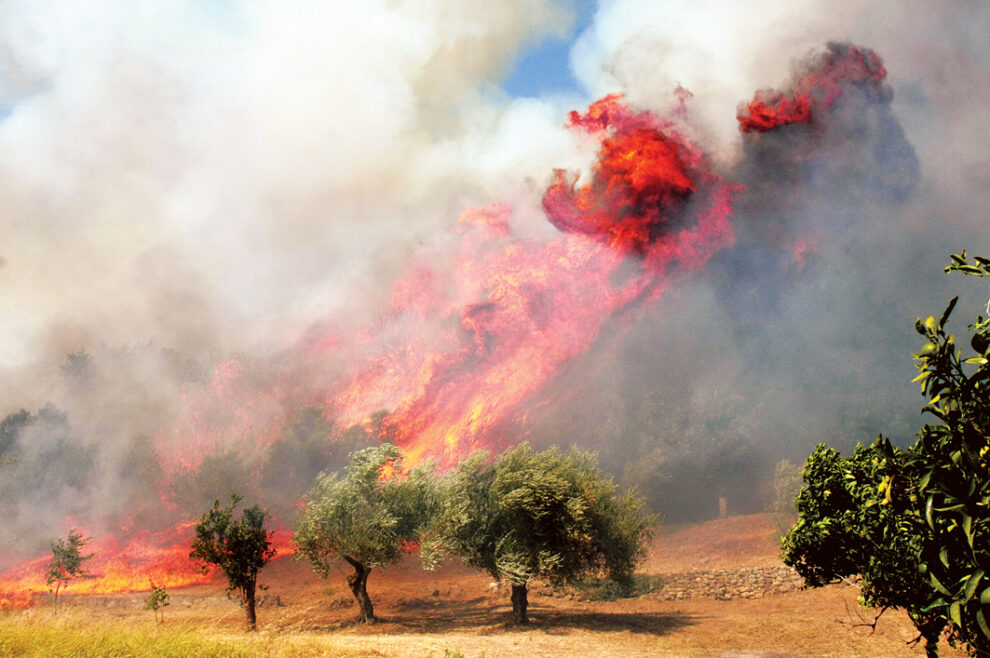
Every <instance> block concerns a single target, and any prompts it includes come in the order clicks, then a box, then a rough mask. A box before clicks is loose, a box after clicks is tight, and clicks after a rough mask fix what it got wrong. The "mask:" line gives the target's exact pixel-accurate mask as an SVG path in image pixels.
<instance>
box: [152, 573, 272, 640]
mask: <svg viewBox="0 0 990 658" xmlns="http://www.w3.org/2000/svg"><path fill="white" fill-rule="evenodd" d="M256 584H257V583H256V582H255V581H253V580H252V581H251V582H250V583H248V584H247V585H245V586H244V613H245V614H246V615H247V629H248V630H249V631H253V630H256V629H257V626H258V617H257V616H256V614H255V611H254V607H255V605H254V603H255V602H254V591H255V585H256ZM162 616H164V614H163V615H162Z"/></svg>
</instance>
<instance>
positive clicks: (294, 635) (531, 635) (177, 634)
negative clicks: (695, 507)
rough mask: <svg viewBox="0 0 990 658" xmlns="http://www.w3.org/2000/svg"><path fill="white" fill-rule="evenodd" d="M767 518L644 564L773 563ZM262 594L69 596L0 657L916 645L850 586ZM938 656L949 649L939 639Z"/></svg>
mask: <svg viewBox="0 0 990 658" xmlns="http://www.w3.org/2000/svg"><path fill="white" fill-rule="evenodd" d="M772 530H773V528H772V520H771V519H769V518H768V517H763V516H753V517H737V518H735V519H726V520H724V521H715V522H711V523H708V524H703V525H699V526H693V527H687V528H679V529H678V528H675V529H670V530H667V531H665V532H664V533H662V534H661V535H660V537H658V540H657V545H656V550H655V551H654V554H653V555H652V556H651V558H650V560H649V561H648V562H647V564H646V565H645V567H644V570H645V571H646V572H647V573H651V574H661V575H662V574H663V573H672V572H677V571H684V570H687V569H691V568H697V569H711V568H738V567H752V566H766V565H768V564H773V563H775V560H776V557H775V555H776V543H775V540H774V539H773V538H772ZM263 574H264V579H263V581H264V583H265V584H267V585H268V586H269V587H270V589H268V590H267V591H266V593H267V594H268V595H269V596H270V597H274V596H278V597H279V599H280V601H281V603H282V605H269V606H263V607H260V608H259V610H258V624H259V629H260V630H259V632H258V633H253V634H252V633H245V632H244V631H243V626H244V615H243V612H242V611H241V610H240V609H239V608H238V606H237V605H236V604H235V603H234V602H232V601H229V600H228V599H227V598H226V597H225V596H224V594H223V589H222V587H221V586H219V585H215V586H201V587H196V588H189V589H186V590H175V591H172V592H170V595H171V599H172V605H171V606H170V607H169V608H167V609H166V619H167V622H166V627H165V628H164V629H160V628H158V627H156V626H155V624H154V621H153V619H152V615H151V613H150V612H147V611H145V610H143V609H142V607H141V604H142V602H143V598H144V595H140V594H134V595H122V596H115V597H84V596H79V597H72V596H68V597H66V599H65V608H64V609H63V610H61V611H60V612H59V614H58V615H57V617H56V616H55V615H53V614H52V612H51V611H50V609H49V608H47V607H40V608H36V609H31V610H24V611H13V612H9V613H5V614H2V615H0V656H15V655H16V656H22V655H26V656H95V655H101V656H179V655H181V656H252V657H253V656H272V657H286V658H289V657H293V658H294V657H301V656H345V657H348V656H390V657H391V656H394V657H397V658H402V657H412V656H416V657H422V656H435V657H436V658H444V656H454V655H459V656H463V657H464V658H477V657H479V656H482V655H483V656H485V658H498V657H500V656H520V655H526V656H534V657H537V658H539V657H547V658H549V657H551V656H553V657H557V656H562V657H568V656H572V657H578V656H580V657H582V658H584V657H587V656H647V655H649V656H825V655H829V656H918V655H923V651H922V650H921V648H920V647H909V646H908V645H907V644H906V643H907V641H909V640H911V639H912V638H913V637H914V636H915V632H914V630H913V627H912V626H911V624H910V622H909V621H908V619H907V616H906V615H905V614H904V613H902V612H888V613H887V614H886V615H884V617H883V618H882V619H881V620H880V623H879V624H878V625H877V628H876V631H875V632H873V633H870V631H869V629H866V628H863V627H856V624H858V623H860V622H861V621H864V620H871V619H872V616H873V613H872V612H871V611H867V610H863V609H861V608H859V607H858V606H857V604H856V594H857V591H856V589H855V588H853V587H849V586H832V587H828V588H825V589H822V590H812V591H802V592H793V593H790V594H781V595H774V596H766V597H764V598H762V599H752V600H750V599H737V600H732V601H714V600H708V599H692V600H687V601H661V600H657V599H656V598H651V597H645V598H636V599H620V600H618V601H614V602H583V601H577V600H571V599H566V598H551V597H544V596H536V595H533V596H531V599H530V613H531V616H532V621H533V623H532V624H531V625H530V627H528V628H520V627H517V626H514V625H512V624H511V623H509V612H510V608H509V601H508V593H507V591H506V589H505V588H502V589H501V590H493V589H491V588H490V586H489V585H490V583H489V579H488V578H487V577H486V576H484V575H481V574H478V573H476V572H473V571H469V570H467V569H465V568H464V567H462V566H460V565H450V566H448V567H447V568H445V569H443V570H441V571H440V572H438V573H434V574H431V573H424V572H422V571H421V570H420V569H419V567H418V565H417V564H416V563H415V560H410V561H408V562H406V563H404V564H402V565H399V566H398V567H396V568H394V569H390V570H387V571H377V570H376V571H375V572H374V573H373V574H372V577H371V580H370V582H369V591H370V593H371V596H372V598H373V599H374V601H375V605H376V613H377V614H378V615H379V616H380V618H381V621H380V623H378V624H376V625H374V626H364V625H361V624H357V623H355V621H354V618H355V616H356V613H355V608H354V607H353V603H352V602H351V599H350V593H349V592H348V591H347V589H346V585H345V584H344V574H343V572H341V573H340V574H338V575H336V576H334V577H333V578H332V579H331V580H328V581H324V580H320V579H319V578H317V577H316V576H314V575H313V574H312V573H311V572H310V571H309V570H308V568H307V567H306V565H305V564H302V563H298V562H295V561H293V560H279V561H277V562H275V563H273V564H272V565H270V566H269V567H267V568H266V569H265V571H264V572H263ZM943 655H947V656H951V655H958V654H956V652H953V651H951V650H949V649H948V647H945V648H944V650H943Z"/></svg>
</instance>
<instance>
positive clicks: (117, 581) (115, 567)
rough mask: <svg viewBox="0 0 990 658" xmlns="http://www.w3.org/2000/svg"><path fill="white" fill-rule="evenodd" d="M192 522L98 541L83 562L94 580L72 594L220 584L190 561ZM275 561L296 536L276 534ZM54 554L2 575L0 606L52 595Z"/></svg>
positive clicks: (73, 586) (81, 582)
mask: <svg viewBox="0 0 990 658" xmlns="http://www.w3.org/2000/svg"><path fill="white" fill-rule="evenodd" d="M193 525H194V524H192V523H183V524H179V525H177V526H175V527H174V528H170V529H169V530H166V531H163V532H156V533H152V532H147V531H141V532H138V533H136V534H135V535H134V536H133V537H131V538H129V539H128V540H126V541H124V542H121V541H119V540H118V539H117V538H116V537H114V536H113V535H105V536H101V537H97V538H95V539H94V540H93V542H92V543H90V544H88V545H87V546H86V550H85V551H84V554H92V555H93V557H92V558H91V559H89V560H87V561H86V562H85V564H84V568H85V569H86V571H87V573H88V574H89V577H87V578H80V579H77V580H73V581H71V582H70V583H69V586H68V588H67V590H66V592H67V593H68V594H119V593H124V592H145V591H149V590H150V589H151V586H150V584H149V583H150V581H149V578H150V580H153V581H155V583H157V584H159V585H161V586H164V587H166V588H169V589H171V588H179V587H187V586H189V585H199V584H203V583H211V582H215V581H216V580H217V578H218V576H217V574H215V573H212V572H211V573H209V574H203V572H202V570H201V569H200V567H199V565H198V564H197V563H196V562H194V561H192V560H191V559H189V550H190V544H191V543H192V538H193ZM271 539H272V543H273V544H274V545H275V550H276V552H275V555H276V557H281V556H284V555H292V554H293V552H294V549H293V547H292V543H291V540H292V537H291V532H289V531H287V530H279V531H276V532H274V533H272V537H271ZM50 562H51V556H45V557H39V558H37V559H34V560H31V561H29V562H25V563H24V564H22V565H20V566H18V567H15V568H13V569H9V570H7V571H5V572H3V573H0V608H4V607H25V606H29V605H31V604H32V603H34V602H35V601H36V600H38V599H39V598H40V597H43V596H44V595H45V594H47V592H48V587H47V585H46V583H45V571H46V569H47V567H48V564H49V563H50Z"/></svg>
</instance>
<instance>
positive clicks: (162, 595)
mask: <svg viewBox="0 0 990 658" xmlns="http://www.w3.org/2000/svg"><path fill="white" fill-rule="evenodd" d="M148 582H149V583H151V592H150V593H149V594H148V598H146V599H145V600H144V609H145V610H151V611H152V612H153V613H154V615H155V621H156V622H159V613H161V619H160V623H162V624H164V623H165V608H166V607H167V606H168V592H166V591H165V586H164V585H163V586H162V587H159V586H158V585H156V584H155V581H153V580H151V578H149V579H148Z"/></svg>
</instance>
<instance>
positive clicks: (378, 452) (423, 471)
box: [295, 443, 436, 624]
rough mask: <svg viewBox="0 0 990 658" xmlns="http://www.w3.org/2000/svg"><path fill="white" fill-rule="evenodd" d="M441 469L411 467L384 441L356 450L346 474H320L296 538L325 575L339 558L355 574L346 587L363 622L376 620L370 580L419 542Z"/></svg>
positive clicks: (306, 554) (433, 506)
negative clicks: (377, 569) (373, 572)
mask: <svg viewBox="0 0 990 658" xmlns="http://www.w3.org/2000/svg"><path fill="white" fill-rule="evenodd" d="M435 501H436V479H435V476H434V466H433V464H431V463H426V464H423V465H420V466H417V467H416V468H413V469H412V470H411V471H409V472H408V473H406V472H405V470H404V456H403V454H402V452H401V451H400V450H399V449H398V448H396V447H395V446H393V445H391V444H387V443H386V444H382V445H380V446H376V447H373V448H366V449H364V450H360V451H358V452H354V453H352V454H351V456H350V463H349V465H348V466H346V467H344V469H343V470H342V471H339V472H336V473H331V474H327V473H321V474H320V475H319V476H317V478H316V481H315V483H314V485H313V488H312V489H311V490H310V492H309V493H308V494H307V496H306V507H305V512H304V514H303V517H302V520H301V521H300V523H299V526H298V528H297V530H296V533H295V542H296V544H297V545H298V547H299V554H300V555H302V556H306V557H307V558H309V560H310V562H311V563H312V565H313V570H314V571H316V572H317V573H318V574H320V575H321V576H323V577H324V578H326V577H328V576H329V575H330V571H331V569H332V568H333V567H334V565H336V564H338V563H339V562H340V561H344V562H346V563H347V564H349V565H350V566H351V567H352V568H353V569H354V573H353V574H349V575H348V576H347V585H348V586H349V587H350V590H351V593H352V594H353V595H354V598H355V600H356V601H357V603H358V606H359V610H360V619H361V621H363V622H365V623H369V624H370V623H374V621H375V613H374V607H373V605H372V602H371V598H370V597H369V596H368V576H369V575H370V574H371V570H372V569H373V568H374V567H379V566H382V567H383V566H386V565H390V564H394V563H395V562H396V561H398V560H399V558H400V557H401V555H402V553H401V551H402V548H403V547H404V546H406V545H409V544H411V543H412V542H415V541H418V540H419V539H420V530H421V529H422V527H423V525H424V524H425V523H426V522H427V520H428V519H429V518H430V516H431V514H432V511H433V509H434V508H435V506H436V504H435Z"/></svg>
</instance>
